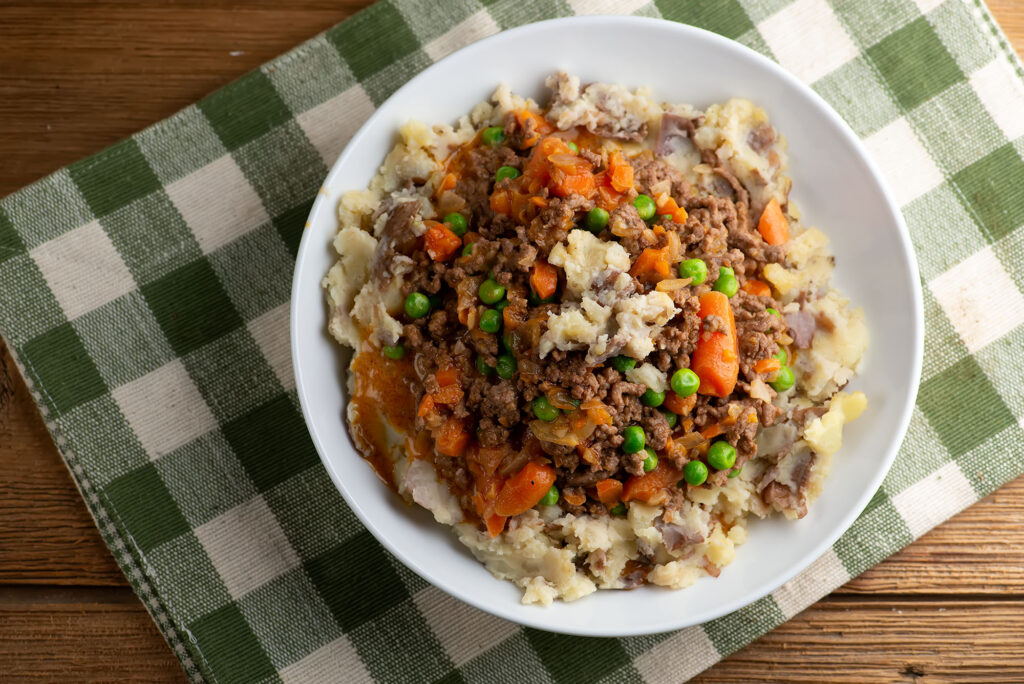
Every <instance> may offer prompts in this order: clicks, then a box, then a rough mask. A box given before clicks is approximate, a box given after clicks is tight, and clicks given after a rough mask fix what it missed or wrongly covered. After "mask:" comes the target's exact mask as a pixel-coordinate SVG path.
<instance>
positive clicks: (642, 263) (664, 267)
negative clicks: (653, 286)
mask: <svg viewBox="0 0 1024 684" xmlns="http://www.w3.org/2000/svg"><path fill="white" fill-rule="evenodd" d="M629 274H630V275H631V276H633V277H634V278H636V279H637V280H641V281H646V282H657V281H659V280H664V279H665V278H668V277H669V276H670V275H672V268H671V266H670V264H669V262H668V258H667V256H666V254H665V250H663V249H654V248H653V247H648V248H647V249H645V250H644V251H642V252H640V256H638V257H637V258H636V261H634V262H633V266H632V268H630V269H629Z"/></svg>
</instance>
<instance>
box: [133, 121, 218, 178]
mask: <svg viewBox="0 0 1024 684" xmlns="http://www.w3.org/2000/svg"><path fill="white" fill-rule="evenodd" d="M135 140H136V142H138V143H139V149H141V150H142V154H143V155H145V157H146V160H147V161H148V162H149V165H150V166H151V167H153V171H154V172H155V173H156V175H157V177H158V178H159V179H160V181H161V182H162V183H163V184H164V185H170V184H171V183H173V182H174V181H176V180H178V179H180V178H184V177H185V176H187V175H188V174H190V173H192V172H193V171H195V170H196V169H201V168H203V167H204V166H206V165H207V164H209V163H210V162H212V161H214V160H215V159H220V158H221V157H223V156H224V155H225V154H226V153H227V150H226V149H225V148H224V145H223V144H222V143H221V141H220V138H218V137H217V133H216V132H215V131H214V130H213V127H212V126H211V125H210V122H209V121H208V120H207V118H206V117H205V116H203V113H202V112H201V111H199V108H198V107H196V106H195V105H189V106H188V107H186V108H185V109H183V110H181V111H180V112H178V113H177V114H174V115H172V116H170V117H168V118H166V119H164V120H163V121H161V122H160V123H158V124H156V125H155V126H150V127H149V128H147V129H146V130H144V131H141V132H139V133H136V134H135Z"/></svg>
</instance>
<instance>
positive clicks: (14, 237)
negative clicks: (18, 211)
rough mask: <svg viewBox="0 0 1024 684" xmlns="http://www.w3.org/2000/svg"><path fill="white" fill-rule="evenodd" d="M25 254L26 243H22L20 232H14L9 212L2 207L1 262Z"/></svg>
mask: <svg viewBox="0 0 1024 684" xmlns="http://www.w3.org/2000/svg"><path fill="white" fill-rule="evenodd" d="M24 253H25V243H24V242H22V241H21V237H20V236H19V235H18V232H17V231H16V230H14V224H13V223H11V219H10V218H8V216H7V212H5V211H4V210H3V207H2V206H0V262H3V261H6V260H8V259H10V258H11V257H13V256H17V255H19V254H24Z"/></svg>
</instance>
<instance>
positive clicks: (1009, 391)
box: [974, 326, 1024, 425]
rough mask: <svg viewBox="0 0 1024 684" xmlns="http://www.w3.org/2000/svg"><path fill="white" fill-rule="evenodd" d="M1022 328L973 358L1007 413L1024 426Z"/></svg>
mask: <svg viewBox="0 0 1024 684" xmlns="http://www.w3.org/2000/svg"><path fill="white" fill-rule="evenodd" d="M1021 350H1024V326H1017V327H1016V328H1014V329H1013V330H1011V331H1010V332H1008V333H1007V334H1005V335H1003V336H1002V337H1000V338H999V339H997V340H993V341H992V342H989V343H988V344H986V345H985V346H984V347H982V348H981V349H979V350H978V351H977V352H976V353H975V355H974V358H975V359H976V360H977V362H978V366H980V367H981V369H982V370H983V371H985V375H986V376H987V377H988V378H989V380H991V381H992V385H993V387H995V389H996V392H997V393H998V394H999V396H1000V397H1001V398H1002V400H1003V403H1004V404H1006V406H1007V407H1008V408H1009V409H1010V413H1011V414H1013V418H1014V421H1015V422H1017V423H1018V424H1020V425H1024V364H1021V362H1020V360H1019V359H1020V354H1021Z"/></svg>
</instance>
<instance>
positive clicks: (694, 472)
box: [679, 461, 708, 487]
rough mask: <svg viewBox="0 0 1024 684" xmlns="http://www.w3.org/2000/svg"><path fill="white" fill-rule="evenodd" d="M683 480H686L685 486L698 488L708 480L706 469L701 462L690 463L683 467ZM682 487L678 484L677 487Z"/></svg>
mask: <svg viewBox="0 0 1024 684" xmlns="http://www.w3.org/2000/svg"><path fill="white" fill-rule="evenodd" d="M683 479H684V480H686V484H688V485H693V486H694V487H699V486H701V485H702V484H704V483H705V482H707V480H708V467H707V466H706V465H704V464H703V463H702V462H701V461H690V462H689V463H687V464H686V465H685V466H683ZM682 485H683V483H682V482H680V483H679V486H680V487H681V486H682Z"/></svg>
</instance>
